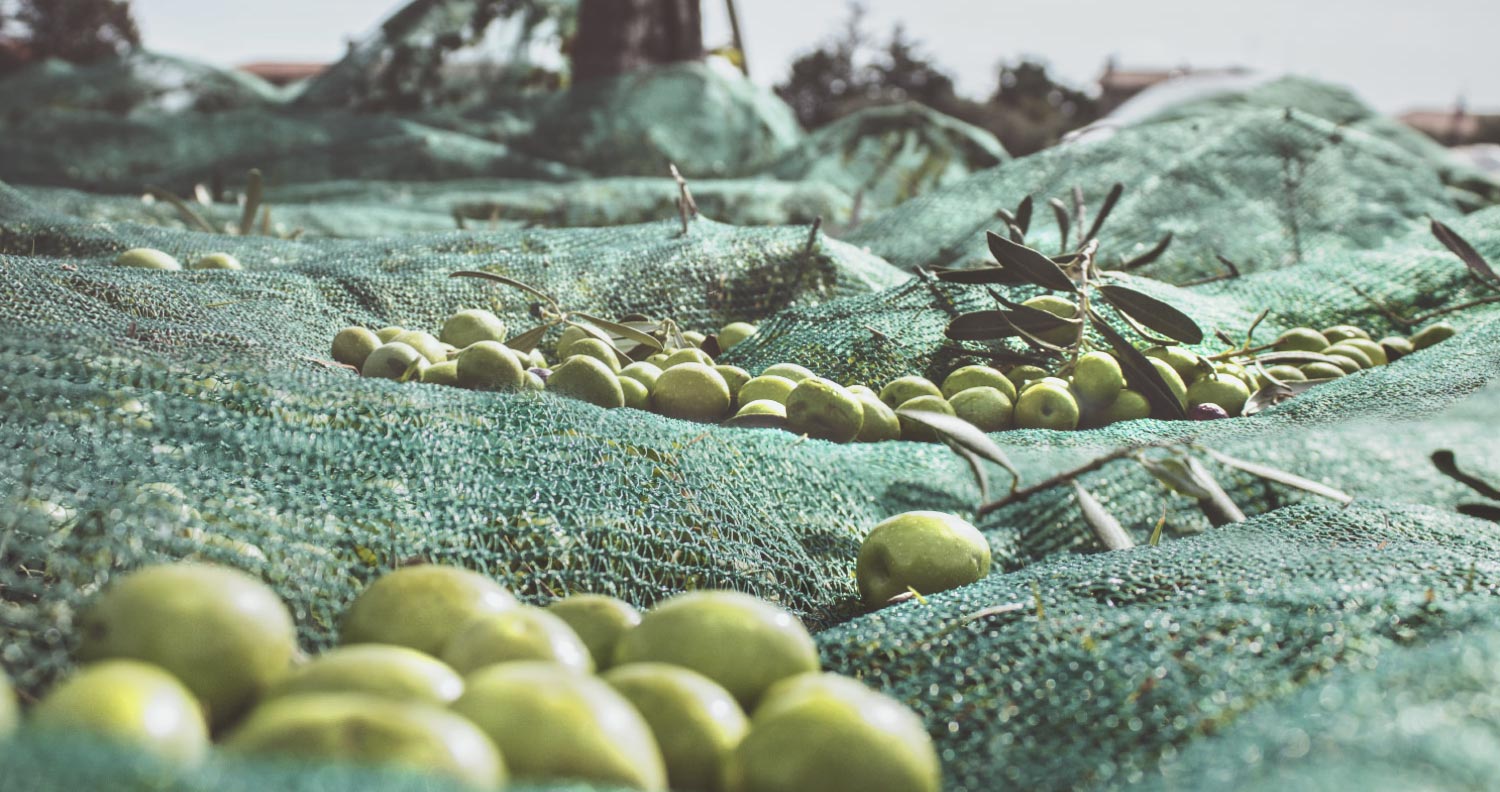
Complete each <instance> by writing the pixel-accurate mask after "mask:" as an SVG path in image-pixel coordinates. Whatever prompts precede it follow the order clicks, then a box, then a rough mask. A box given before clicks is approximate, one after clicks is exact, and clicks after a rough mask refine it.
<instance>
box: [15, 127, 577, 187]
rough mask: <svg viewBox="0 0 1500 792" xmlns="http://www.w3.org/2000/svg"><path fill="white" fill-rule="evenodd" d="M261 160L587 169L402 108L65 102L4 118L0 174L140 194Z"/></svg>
mask: <svg viewBox="0 0 1500 792" xmlns="http://www.w3.org/2000/svg"><path fill="white" fill-rule="evenodd" d="M251 168H258V169H260V170H261V171H262V172H263V173H264V174H265V177H266V180H267V183H268V184H270V185H271V186H272V187H273V188H274V187H275V186H276V185H280V184H292V183H302V182H319V181H331V180H337V179H355V178H370V179H397V180H413V181H424V180H438V179H468V178H476V177H488V178H509V179H540V180H557V179H564V178H570V177H576V176H578V175H580V174H579V173H578V171H576V170H574V169H572V168H568V167H566V166H563V165H560V164H558V163H555V162H547V161H543V160H539V159H537V158H535V157H531V156H527V155H526V154H523V153H521V152H518V151H515V150H514V149H513V148H511V147H510V146H508V145H506V144H504V143H499V142H495V141H491V140H486V139H483V138H479V137H475V136H473V135H466V134H462V133H459V132H453V131H449V130H445V129H438V128H436V127H432V126H427V125H425V124H421V123H418V122H416V121H412V120H408V119H403V118H398V117H395V116H383V115H359V114H355V113H346V112H337V111H331V110H330V111H322V112H310V111H309V112H297V111H292V110H272V111H267V110H227V111H224V112H220V113H213V114H187V115H177V116H166V115H142V116H138V117H122V116H117V115H114V114H111V113H106V112H103V111H90V110H69V109H61V110H54V111H45V112H35V113H26V114H21V115H19V116H16V117H14V118H12V119H9V120H8V121H6V122H4V123H0V180H5V181H10V182H16V183H21V184H45V185H52V186H59V187H73V188H76V189H82V190H92V191H97V192H114V193H129V194H133V195H139V194H140V193H141V191H142V190H144V189H145V188H147V187H153V186H154V187H161V188H165V189H168V190H172V191H174V192H176V193H177V194H179V195H189V194H191V191H192V190H193V187H194V185H196V184H238V183H239V182H240V181H242V180H243V177H244V174H245V172H246V171H247V170H249V169H251ZM273 195H274V193H273Z"/></svg>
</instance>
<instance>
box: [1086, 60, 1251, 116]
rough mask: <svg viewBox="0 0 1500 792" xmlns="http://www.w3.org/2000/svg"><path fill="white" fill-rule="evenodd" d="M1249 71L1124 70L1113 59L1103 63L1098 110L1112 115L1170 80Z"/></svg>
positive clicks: (1238, 73) (1190, 69) (1188, 67)
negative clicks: (1121, 106) (1128, 101)
mask: <svg viewBox="0 0 1500 792" xmlns="http://www.w3.org/2000/svg"><path fill="white" fill-rule="evenodd" d="M1249 73H1250V70H1249V69H1246V68H1244V67H1241V66H1230V67H1227V68H1215V69H1195V68H1193V67H1191V66H1179V67H1177V68H1175V69H1166V70H1162V69H1145V70H1140V69H1121V68H1119V65H1118V64H1117V63H1116V61H1115V59H1114V58H1110V59H1109V60H1106V61H1105V62H1104V73H1103V74H1101V75H1099V112H1100V113H1101V114H1105V115H1107V114H1109V113H1110V112H1111V111H1113V110H1114V109H1115V108H1116V107H1119V106H1120V105H1122V104H1124V103H1125V102H1126V101H1127V100H1129V99H1130V98H1131V97H1133V96H1135V95H1136V94H1138V93H1140V92H1142V91H1144V90H1146V89H1147V88H1150V87H1152V86H1154V85H1160V84H1161V83H1164V82H1167V81H1168V80H1174V79H1177V78H1178V77H1187V76H1190V75H1191V76H1194V77H1206V76H1240V75H1245V74H1249Z"/></svg>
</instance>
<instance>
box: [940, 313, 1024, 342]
mask: <svg viewBox="0 0 1500 792" xmlns="http://www.w3.org/2000/svg"><path fill="white" fill-rule="evenodd" d="M1005 313H1006V312H1005V311H995V310H991V311H973V312H971V313H966V314H959V315H958V316H956V317H954V318H953V321H951V322H949V323H948V329H947V330H946V331H944V334H945V335H947V336H948V337H949V338H951V339H953V340H954V341H989V340H991V339H995V338H1009V337H1010V336H1013V335H1015V334H1016V333H1015V331H1014V330H1013V329H1011V323H1010V322H1008V321H1006V318H1005Z"/></svg>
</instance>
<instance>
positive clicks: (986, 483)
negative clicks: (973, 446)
mask: <svg viewBox="0 0 1500 792" xmlns="http://www.w3.org/2000/svg"><path fill="white" fill-rule="evenodd" d="M945 443H946V445H947V446H948V449H949V450H950V451H952V452H953V453H955V454H958V455H959V456H960V457H962V458H963V460H964V461H965V462H968V463H969V471H970V472H972V473H973V474H974V483H975V484H977V485H978V486H979V502H980V503H981V504H984V503H988V502H989V500H990V477H989V476H988V475H986V474H985V472H984V464H983V463H984V460H982V459H980V458H979V455H977V454H975V453H974V452H973V451H970V450H969V449H967V448H964V447H963V446H961V445H958V444H957V443H954V442H951V441H945Z"/></svg>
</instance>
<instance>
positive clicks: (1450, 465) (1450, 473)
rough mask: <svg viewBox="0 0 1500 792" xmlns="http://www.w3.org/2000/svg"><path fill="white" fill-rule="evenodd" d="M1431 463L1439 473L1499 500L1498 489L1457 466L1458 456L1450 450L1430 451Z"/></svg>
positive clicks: (1499, 491) (1487, 496) (1499, 493)
mask: <svg viewBox="0 0 1500 792" xmlns="http://www.w3.org/2000/svg"><path fill="white" fill-rule="evenodd" d="M1432 464H1433V465H1434V466H1435V467H1436V468H1437V469H1438V472H1439V473H1442V474H1443V475H1445V476H1447V477H1448V478H1451V479H1453V480H1454V481H1457V482H1458V483H1460V484H1463V485H1464V486H1466V487H1468V488H1469V489H1472V490H1474V491H1475V492H1477V493H1479V494H1480V495H1483V496H1484V497H1486V498H1491V499H1493V500H1500V489H1496V488H1495V487H1494V486H1493V485H1491V484H1490V483H1489V482H1487V481H1485V480H1484V479H1481V478H1479V477H1478V476H1475V475H1474V474H1472V473H1468V472H1465V471H1464V470H1462V469H1461V468H1459V466H1458V458H1457V457H1456V456H1455V455H1454V453H1453V452H1452V451H1450V450H1448V449H1446V448H1440V449H1438V450H1436V451H1434V452H1432Z"/></svg>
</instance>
